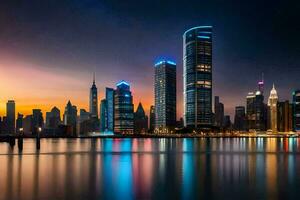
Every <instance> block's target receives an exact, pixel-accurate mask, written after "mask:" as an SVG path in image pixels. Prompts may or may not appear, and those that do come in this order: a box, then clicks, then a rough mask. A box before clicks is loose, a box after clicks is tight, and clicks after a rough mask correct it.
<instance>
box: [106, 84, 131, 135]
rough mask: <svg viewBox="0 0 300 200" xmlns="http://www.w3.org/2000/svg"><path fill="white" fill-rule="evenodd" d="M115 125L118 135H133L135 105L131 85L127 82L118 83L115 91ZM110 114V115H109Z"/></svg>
mask: <svg viewBox="0 0 300 200" xmlns="http://www.w3.org/2000/svg"><path fill="white" fill-rule="evenodd" d="M114 99H115V104H114V108H115V112H114V113H115V125H114V131H115V132H116V133H126V134H132V133H133V118H134V115H133V103H132V95H131V91H130V85H129V84H128V83H127V82H125V81H120V82H119V83H117V89H116V91H115V98H114ZM108 114H110V113H108Z"/></svg>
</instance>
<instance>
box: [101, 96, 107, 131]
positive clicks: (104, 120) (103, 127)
mask: <svg viewBox="0 0 300 200" xmlns="http://www.w3.org/2000/svg"><path fill="white" fill-rule="evenodd" d="M107 129H108V127H107V101H106V99H102V100H101V104H100V132H105V131H106V130H107Z"/></svg>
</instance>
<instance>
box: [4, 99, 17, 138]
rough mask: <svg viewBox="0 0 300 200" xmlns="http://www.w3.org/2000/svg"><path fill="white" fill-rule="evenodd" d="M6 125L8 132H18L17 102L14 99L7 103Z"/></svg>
mask: <svg viewBox="0 0 300 200" xmlns="http://www.w3.org/2000/svg"><path fill="white" fill-rule="evenodd" d="M6 127H7V134H15V132H16V104H15V101H14V100H9V101H8V102H7V103H6Z"/></svg>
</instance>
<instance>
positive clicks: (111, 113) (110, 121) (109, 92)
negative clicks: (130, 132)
mask: <svg viewBox="0 0 300 200" xmlns="http://www.w3.org/2000/svg"><path fill="white" fill-rule="evenodd" d="M105 93H106V94H105V99H106V104H107V131H109V132H114V127H115V99H114V98H115V90H114V89H112V88H106V92H105Z"/></svg>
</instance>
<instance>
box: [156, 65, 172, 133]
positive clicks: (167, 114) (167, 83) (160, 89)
mask: <svg viewBox="0 0 300 200" xmlns="http://www.w3.org/2000/svg"><path fill="white" fill-rule="evenodd" d="M154 79H155V80H154V81H155V82H154V96H155V128H157V129H162V130H166V131H169V130H170V129H174V128H175V126H176V64H175V63H174V62H171V61H169V60H162V61H159V62H157V63H156V64H155V78H154Z"/></svg>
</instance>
